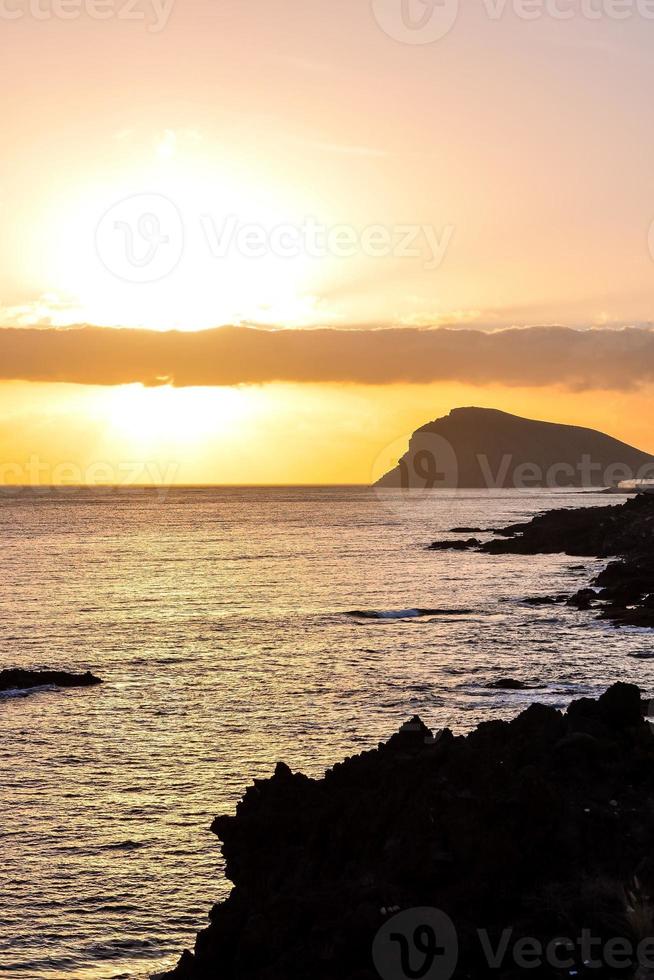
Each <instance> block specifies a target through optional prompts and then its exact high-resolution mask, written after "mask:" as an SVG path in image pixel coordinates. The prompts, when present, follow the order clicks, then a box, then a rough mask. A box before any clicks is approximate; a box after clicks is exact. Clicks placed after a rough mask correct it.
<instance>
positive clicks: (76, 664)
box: [0, 488, 654, 980]
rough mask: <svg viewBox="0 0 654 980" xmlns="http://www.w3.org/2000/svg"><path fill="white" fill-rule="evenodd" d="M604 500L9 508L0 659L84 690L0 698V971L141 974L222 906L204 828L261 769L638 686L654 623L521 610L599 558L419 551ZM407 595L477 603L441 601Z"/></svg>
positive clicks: (100, 498) (525, 496)
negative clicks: (410, 723)
mask: <svg viewBox="0 0 654 980" xmlns="http://www.w3.org/2000/svg"><path fill="white" fill-rule="evenodd" d="M607 499H608V502H616V503H619V501H614V499H613V498H606V497H601V496H595V495H580V494H567V493H557V494H552V493H542V492H524V491H523V492H512V491H505V492H500V493H495V494H492V495H491V494H488V493H483V492H472V491H471V492H465V493H463V492H459V493H458V494H456V495H450V494H448V493H447V492H445V491H436V492H434V493H431V494H430V493H423V494H422V495H420V494H418V495H417V497H416V496H414V497H412V498H411V499H409V500H406V499H404V498H403V495H402V494H401V492H397V491H386V492H384V493H383V494H382V495H376V494H375V493H373V492H372V491H369V490H366V489H361V488H339V489H331V488H330V489H272V490H271V489H265V490H264V489H229V490H227V489H220V490H191V491H189V490H177V491H172V492H169V493H168V494H167V496H165V497H161V496H160V495H158V494H156V493H154V492H151V491H148V492H141V493H138V492H137V493H123V494H120V495H116V494H108V493H106V492H104V493H103V492H84V493H81V492H80V493H76V494H63V495H62V494H61V493H52V492H50V493H47V494H41V495H39V496H36V497H35V496H34V495H30V496H23V495H20V496H17V497H6V496H5V497H2V498H0V530H1V534H2V538H1V540H2V553H1V555H0V664H1V665H2V666H23V667H57V668H72V669H87V668H90V669H92V670H94V671H95V672H96V673H98V674H99V675H100V676H102V677H103V678H104V681H105V683H104V684H103V685H102V686H101V687H98V688H92V689H87V690H84V689H81V690H69V691H52V690H42V691H36V692H32V693H29V694H27V695H25V696H11V697H7V696H5V697H2V698H0V833H1V836H2V869H3V875H2V887H1V889H0V895H1V899H0V974H2V975H8V976H16V977H22V978H24V980H44V978H49V980H52V978H57V980H60V978H61V980H63V978H69V977H70V978H85V980H110V978H119V977H120V978H133V980H136V978H144V977H147V976H149V975H151V974H152V973H155V972H157V971H158V970H160V969H162V968H163V967H165V966H167V965H169V964H171V963H172V962H174V960H175V959H176V958H177V955H178V954H179V952H181V950H182V949H183V948H184V947H185V946H188V945H189V944H191V943H192V941H193V937H194V934H195V932H196V931H197V929H198V928H201V927H202V926H203V925H204V924H205V921H206V915H207V912H208V909H209V907H210V905H211V904H212V902H214V901H216V900H218V899H220V898H221V897H224V896H225V894H226V893H227V891H228V889H229V883H228V882H226V881H225V879H224V878H223V877H222V863H221V857H220V853H219V844H218V841H217V839H216V838H215V837H214V836H213V835H212V834H210V833H209V831H208V827H209V825H210V823H211V820H212V819H213V817H214V816H215V814H216V813H219V812H230V811H231V810H233V808H234V806H235V804H236V802H237V800H238V799H239V797H240V796H241V795H242V791H243V789H244V787H245V786H246V785H247V784H248V783H249V782H250V781H251V780H252V778H253V777H258V776H266V775H269V774H270V773H271V770H272V768H273V766H274V763H275V761H276V760H277V759H280V758H283V759H285V760H286V761H287V762H288V763H289V764H290V765H291V766H292V767H297V768H301V769H303V770H304V771H305V772H308V773H310V774H313V775H319V774H320V773H321V772H322V771H323V770H324V768H325V767H326V766H328V765H329V764H330V763H332V762H334V761H337V760H338V759H340V758H342V757H343V756H345V755H347V754H352V753H353V752H357V751H360V750H361V749H363V748H366V747H371V746H374V745H375V744H376V742H377V741H378V740H380V739H382V738H385V737H387V736H389V735H390V734H391V733H392V732H393V731H394V730H395V729H396V728H397V727H398V726H399V724H401V723H402V722H403V721H404V720H405V719H406V718H407V717H408V716H410V715H412V714H414V713H416V712H419V713H420V714H421V715H422V717H423V719H424V720H425V722H427V723H428V724H430V725H431V726H434V727H440V726H443V725H446V724H447V725H450V726H451V727H452V728H454V729H455V730H457V731H464V730H466V729H469V728H471V727H472V726H474V725H475V724H476V723H477V722H478V721H480V720H481V719H484V718H487V717H489V716H491V715H493V716H504V717H506V716H510V715H511V714H513V713H515V712H516V710H518V709H519V708H520V707H521V706H522V705H524V704H525V703H527V702H529V701H531V700H533V697H534V692H515V693H514V692H500V691H489V690H488V689H487V688H486V687H485V685H486V684H488V682H489V681H492V680H494V679H498V678H499V677H502V676H517V677H520V678H522V679H523V680H528V681H531V680H533V681H534V682H536V681H538V682H540V683H542V684H544V685H545V687H544V689H543V690H541V691H538V692H536V696H537V697H538V698H539V699H541V700H547V701H549V702H551V703H555V704H558V705H564V704H566V703H567V702H568V701H569V700H570V699H571V698H572V697H575V696H578V695H580V694H582V693H596V692H598V691H600V690H601V689H602V688H604V687H605V686H606V684H607V683H609V682H612V681H614V680H617V679H623V680H631V681H634V682H637V683H640V684H641V686H642V687H644V688H645V689H646V690H648V691H653V690H654V660H653V661H648V660H647V659H636V658H635V657H634V656H633V655H634V654H641V655H642V654H647V653H649V652H652V653H654V647H653V645H652V641H651V634H650V633H649V632H648V631H637V630H634V631H629V632H625V631H618V630H616V629H614V628H612V627H608V626H606V625H603V624H600V623H598V622H596V621H595V620H594V619H593V618H592V615H591V614H588V613H580V612H576V611H574V610H571V609H567V608H564V607H563V608H562V607H558V606H555V607H541V608H533V607H529V606H525V605H523V604H521V603H520V599H521V598H523V597H525V596H531V595H539V594H547V593H551V592H558V591H562V590H563V591H564V590H574V589H576V588H579V587H581V585H583V584H585V583H586V581H587V578H588V576H589V574H590V572H591V571H592V570H593V568H594V567H595V566H598V565H599V564H600V563H597V562H594V561H579V560H576V559H570V558H567V557H565V556H554V557H551V556H547V557H542V558H541V557H538V558H533V557H489V556H479V555H477V554H473V553H461V554H458V553H445V554H438V553H433V552H428V551H426V550H425V545H426V544H428V543H429V542H430V541H431V540H433V539H434V538H437V537H439V536H443V535H444V533H445V532H447V531H449V529H450V528H452V527H455V526H461V525H467V526H474V527H477V526H479V527H483V528H489V527H493V526H498V525H502V524H506V523H510V522H512V521H515V520H520V519H523V518H527V517H529V516H530V515H531V514H533V513H536V512H538V511H540V510H543V509H546V508H549V507H552V506H590V505H599V504H606V503H607ZM415 608H423V609H433V610H440V609H448V610H457V609H458V610H469V611H468V612H458V613H457V612H452V613H450V614H446V615H440V616H438V615H427V616H408V615H403V616H402V615H401V616H398V617H393V616H391V617H389V616H385V617H382V618H375V617H369V616H366V617H363V616H352V615H348V613H349V612H352V611H354V610H358V611H362V612H371V611H377V612H385V613H399V612H400V611H402V610H410V609H415Z"/></svg>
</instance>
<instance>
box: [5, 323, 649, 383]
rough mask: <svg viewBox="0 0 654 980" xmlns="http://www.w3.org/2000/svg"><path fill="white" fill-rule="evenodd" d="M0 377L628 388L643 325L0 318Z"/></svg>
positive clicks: (642, 365)
mask: <svg viewBox="0 0 654 980" xmlns="http://www.w3.org/2000/svg"><path fill="white" fill-rule="evenodd" d="M0 380H5V381H7V380H24V381H47V382H68V383H74V384H86V385H118V384H130V383H134V382H140V383H142V384H145V385H156V384H164V383H170V384H174V385H177V386H180V387H181V386H189V385H201V386H208V385H237V384H263V383H266V382H273V381H285V382H314V383H319V382H341V383H355V384H365V385H372V384H375V385H385V384H395V383H410V384H424V383H429V382H435V381H459V382H464V383H468V384H474V385H485V384H503V385H520V386H544V385H552V384H562V385H565V386H567V387H570V388H576V389H580V390H581V389H589V388H595V389H614V390H615V389H632V388H635V387H638V386H640V385H643V384H646V383H648V382H651V381H652V380H654V330H653V329H650V328H645V327H627V328H624V329H619V330H616V329H599V328H598V329H588V330H574V329H568V328H563V327H525V328H512V329H508V330H498V331H495V332H490V333H489V332H486V331H483V330H467V329H466V330H460V329H447V328H436V329H416V328H403V329H400V328H393V329H350V330H337V329H331V328H329V329H320V330H297V329H293V330H273V331H271V330H261V329H254V328H249V327H220V328H217V329H215V330H204V331H200V332H197V333H183V332H176V331H171V332H167V333H158V332H156V331H149V330H132V329H119V330H118V329H108V328H102V327H92V326H80V327H71V328H66V329H54V328H6V329H0Z"/></svg>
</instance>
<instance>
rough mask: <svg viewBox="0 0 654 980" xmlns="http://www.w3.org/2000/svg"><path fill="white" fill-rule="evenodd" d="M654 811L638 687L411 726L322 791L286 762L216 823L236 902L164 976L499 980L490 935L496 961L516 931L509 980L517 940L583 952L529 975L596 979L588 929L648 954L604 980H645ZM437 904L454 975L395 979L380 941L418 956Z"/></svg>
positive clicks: (652, 766) (504, 965) (653, 780)
mask: <svg viewBox="0 0 654 980" xmlns="http://www.w3.org/2000/svg"><path fill="white" fill-rule="evenodd" d="M653 808H654V737H653V735H652V732H651V730H650V726H649V724H648V723H647V722H646V721H645V720H644V719H643V702H642V698H641V695H640V692H639V690H638V688H636V687H633V686H630V685H626V684H616V685H615V686H613V687H612V688H610V689H609V690H608V691H607V692H606V693H605V694H604V695H602V697H600V698H599V699H598V700H591V699H587V698H583V699H581V700H579V701H575V702H573V703H572V704H571V705H570V707H569V709H568V711H567V713H565V714H563V713H561V712H560V711H557V710H556V709H554V708H552V707H547V706H544V705H539V704H534V705H532V706H531V707H530V708H528V709H527V710H526V711H524V712H523V713H522V714H520V715H519V716H518V717H517V718H515V719H514V720H513V721H511V722H505V721H493V722H486V723H484V724H481V725H480V726H479V727H478V728H477V729H476V731H474V732H472V733H471V734H469V735H468V736H461V737H454V736H453V735H452V733H451V732H449V731H444V732H442V733H440V734H439V735H438V736H437V737H433V736H432V734H431V732H430V731H429V730H428V729H427V728H426V727H425V726H424V725H423V724H422V722H421V721H420V719H419V718H414V719H413V720H412V721H411V722H409V723H408V724H406V725H405V726H403V728H402V729H400V731H399V732H398V733H397V734H396V735H394V736H393V737H392V738H391V739H390V740H389V741H388V742H387V743H386V744H383V745H380V746H379V748H378V749H377V750H375V751H371V752H365V753H363V754H362V755H359V756H356V757H354V758H351V759H348V760H346V761H345V762H344V763H342V764H340V765H337V766H335V767H334V768H333V769H332V770H330V771H329V772H327V774H326V775H325V777H324V779H320V780H313V779H309V778H307V777H306V776H303V775H302V774H300V773H292V772H291V771H290V769H288V767H287V766H285V765H284V764H283V763H280V764H279V765H278V766H277V769H276V770H275V774H274V775H273V777H272V778H271V779H267V780H258V781H256V782H255V785H254V786H253V787H251V788H250V789H248V791H247V793H246V794H245V797H244V799H243V800H242V802H241V803H240V804H239V806H238V809H237V812H236V815H235V816H230V817H220V818H218V819H217V820H216V821H215V822H214V825H213V830H214V831H215V833H216V834H218V835H219V836H220V838H221V839H222V841H223V853H224V855H225V858H226V861H227V875H228V877H229V878H231V879H232V881H233V882H234V889H233V891H232V893H231V895H230V897H229V898H228V899H227V901H225V902H223V903H221V904H219V905H216V906H215V907H214V908H213V910H212V911H211V913H210V919H211V923H210V925H209V927H208V928H207V929H205V930H204V931H203V932H201V933H200V934H199V935H198V937H197V942H196V946H195V952H194V953H193V954H191V953H189V952H187V953H185V954H184V956H183V957H182V959H181V961H180V963H179V965H178V966H177V968H176V969H174V970H173V971H172V972H171V973H169V974H167V975H166V976H167V978H168V980H209V978H211V980H379V978H380V976H381V977H383V980H390V978H391V977H392V978H395V977H400V976H409V975H411V976H429V977H432V976H438V977H439V978H441V980H447V978H449V977H450V976H451V975H453V976H454V977H455V978H461V980H463V978H469V980H470V978H472V980H477V978H482V977H484V978H485V977H488V976H489V975H490V971H489V967H488V962H487V959H486V955H487V954H486V952H485V946H484V941H483V937H484V935H485V936H486V940H487V942H490V943H491V945H492V947H493V949H496V948H497V946H498V945H501V943H502V937H503V935H506V933H505V932H504V930H509V940H508V943H507V945H506V948H505V952H504V955H503V957H502V958H501V963H500V965H499V966H498V967H497V969H496V970H495V971H494V972H493V974H492V975H494V976H496V977H500V978H507V980H508V978H513V977H517V976H523V975H524V971H522V970H521V969H519V968H517V967H516V961H515V956H516V943H517V942H518V940H519V939H520V938H521V937H532V938H533V939H534V940H535V941H537V942H539V943H541V944H547V943H549V942H551V941H552V940H554V939H555V938H556V937H569V938H570V940H571V942H572V947H571V949H570V950H569V951H568V952H567V955H568V956H569V959H570V961H569V965H568V966H567V967H566V968H565V969H564V970H561V969H560V968H554V967H552V966H551V965H550V964H549V963H545V964H544V966H543V967H542V968H541V969H540V970H537V971H535V972H534V971H531V973H530V975H532V976H539V977H542V976H548V977H549V976H552V977H555V976H556V977H561V976H575V975H576V976H580V977H583V976H587V975H590V974H588V973H587V967H586V966H584V962H583V960H584V957H585V956H586V955H587V952H586V950H585V949H583V948H582V947H581V946H577V945H575V941H576V940H577V939H578V938H579V937H581V936H582V933H583V930H591V931H592V933H593V935H594V936H595V937H599V940H600V941H601V942H602V943H605V942H608V941H609V940H611V939H614V938H615V937H620V938H622V939H624V941H625V942H627V943H629V944H630V948H631V949H632V951H634V956H632V957H631V959H629V958H628V959H629V963H628V966H627V967H624V968H622V969H620V970H618V971H617V972H616V970H615V969H612V968H607V969H606V970H602V969H601V968H600V969H594V971H593V973H592V976H595V977H609V976H610V977H616V976H625V977H626V976H634V975H635V970H636V964H635V963H634V962H632V961H633V960H634V957H635V956H636V953H635V950H636V949H637V948H638V944H639V943H640V942H641V940H642V939H643V933H648V934H649V935H650V936H651V935H652V934H654V932H653V930H654V921H653V916H654V906H653V905H652V900H651V898H650V896H653V895H654V859H653V858H652V855H653V854H654V820H653V819H652V810H653ZM425 908H427V909H436V910H439V913H438V914H439V915H440V919H439V921H442V920H443V914H444V915H445V916H447V917H449V920H451V923H452V924H453V928H454V929H455V932H456V936H457V937H458V951H457V950H454V954H453V959H451V960H448V970H447V971H446V972H443V971H441V972H436V973H428V974H423V973H420V972H417V973H411V974H408V973H405V974H402V973H399V972H397V970H396V971H395V972H394V973H391V972H388V973H386V974H385V973H384V967H383V966H382V967H380V962H379V958H378V954H379V943H380V940H379V939H377V941H375V937H376V936H379V935H380V932H379V930H384V929H385V930H386V931H385V932H382V933H381V935H382V937H383V936H384V935H387V934H388V933H389V932H390V933H395V939H394V940H392V941H393V942H395V941H397V943H398V949H399V944H401V943H402V942H406V943H407V944H409V947H410V944H411V943H412V942H414V941H415V934H414V931H413V930H414V926H417V925H419V924H420V921H421V919H422V918H424V915H425V913H424V912H415V911H413V912H411V911H409V912H406V910H416V909H423V910H424V909H425ZM399 910H404V912H405V914H404V916H403V917H402V918H398V919H396V918H394V916H395V914H396V912H398V911H399ZM430 914H431V913H430ZM407 916H408V923H409V926H410V930H409V932H408V933H406V934H405V938H404V940H402V939H401V936H402V929H404V928H405V926H406V923H407ZM389 923H390V926H389ZM398 929H399V930H400V933H399V936H400V938H399V939H398V933H397V930H398ZM480 930H481V932H480ZM446 932H447V935H448V937H449V939H450V940H451V930H449V929H448V930H446ZM442 941H444V936H443V940H442ZM373 944H375V949H376V955H377V959H376V960H375V961H373V952H372V951H373ZM393 948H394V947H393ZM598 949H599V952H598ZM449 952H450V954H452V949H451V948H450V950H449ZM555 952H558V953H560V952H561V950H560V949H559V947H558V946H557V947H556V949H555ZM595 953H596V954H597V955H599V956H603V955H604V947H603V946H600V947H595ZM398 955H399V954H398ZM412 955H416V956H417V955H418V954H417V953H416V954H412ZM638 955H640V954H638ZM413 963H414V966H416V964H420V963H424V959H423V958H420V959H414V960H413ZM450 967H451V970H450ZM380 969H381V972H380ZM639 975H640V976H646V975H647V974H646V973H643V972H642V971H641V973H640V974H639Z"/></svg>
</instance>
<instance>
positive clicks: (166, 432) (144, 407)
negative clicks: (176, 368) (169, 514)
mask: <svg viewBox="0 0 654 980" xmlns="http://www.w3.org/2000/svg"><path fill="white" fill-rule="evenodd" d="M250 411H251V405H250V399H249V397H248V393H247V392H246V391H243V390H240V389H237V388H173V387H170V386H163V387H161V388H144V387H142V386H141V385H126V386H122V387H120V388H115V389H111V390H110V391H109V392H108V393H107V396H106V400H105V404H104V413H105V417H106V419H107V421H108V423H109V425H110V427H111V428H112V429H113V431H114V432H115V433H116V434H117V435H118V436H119V437H120V438H121V439H122V440H123V441H124V442H125V443H126V445H128V446H129V447H130V448H132V449H145V448H147V449H150V450H153V449H158V448H161V447H165V446H171V445H177V446H183V447H185V448H194V447H197V446H198V445H200V444H202V443H204V442H206V441H208V440H210V439H211V438H214V437H221V438H224V437H225V436H230V435H231V434H233V433H235V432H236V430H237V428H238V426H239V425H240V424H241V423H242V422H243V421H244V419H245V418H246V417H247V416H248V415H249V414H250Z"/></svg>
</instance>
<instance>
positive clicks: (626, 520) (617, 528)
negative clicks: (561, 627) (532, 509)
mask: <svg viewBox="0 0 654 980" xmlns="http://www.w3.org/2000/svg"><path fill="white" fill-rule="evenodd" d="M494 533H495V537H494V538H493V539H492V540H490V541H485V542H483V543H482V542H480V541H479V540H477V539H470V540H466V541H461V540H457V539H453V540H451V541H448V540H446V541H434V542H433V544H431V545H429V546H428V547H429V549H430V550H433V551H446V550H449V549H452V550H457V551H460V550H470V549H477V550H478V551H481V552H484V553H486V554H492V555H515V554H520V555H542V554H556V553H562V554H566V555H575V556H585V557H593V558H606V559H609V558H617V559H618V560H617V561H611V562H610V563H609V564H608V565H607V567H606V568H604V569H603V570H602V571H601V572H600V574H599V575H598V576H596V578H594V579H593V580H592V582H591V586H592V588H583V589H580V590H579V591H578V592H577V593H576V594H575V595H573V596H570V597H569V598H568V604H569V605H572V606H576V607H577V608H579V609H593V608H597V610H598V612H599V614H600V616H601V617H602V618H604V619H609V620H611V621H612V622H614V623H616V624H619V625H631V626H645V627H654V494H652V493H642V494H638V495H637V496H635V497H630V498H629V499H628V500H627V501H626V503H624V504H623V505H622V506H615V505H614V506H609V507H579V508H576V509H574V510H567V509H564V510H550V511H547V512H546V513H544V514H539V515H538V516H537V517H534V518H533V519H532V520H531V521H529V522H527V523H525V524H513V525H510V526H509V527H505V528H502V529H500V530H497V531H495V532H494ZM559 600H560V597H559ZM526 601H529V602H531V603H533V602H534V599H533V598H530V599H528V600H526Z"/></svg>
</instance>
